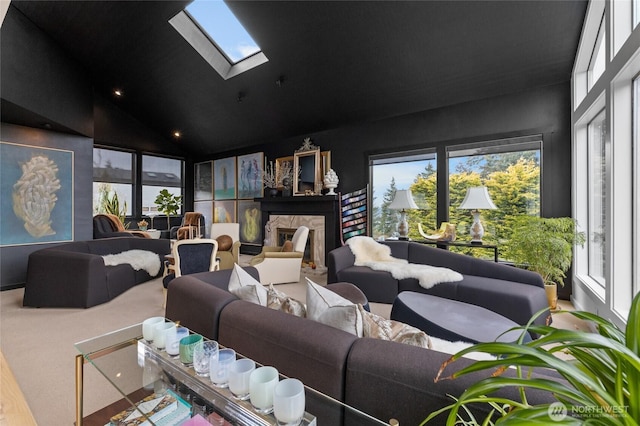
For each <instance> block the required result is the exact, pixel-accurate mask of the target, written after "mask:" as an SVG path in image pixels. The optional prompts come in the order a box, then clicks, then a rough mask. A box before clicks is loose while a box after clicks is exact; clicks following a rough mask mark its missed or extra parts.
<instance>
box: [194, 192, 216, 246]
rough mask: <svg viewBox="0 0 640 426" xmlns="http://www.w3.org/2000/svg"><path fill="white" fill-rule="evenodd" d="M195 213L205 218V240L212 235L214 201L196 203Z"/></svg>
mask: <svg viewBox="0 0 640 426" xmlns="http://www.w3.org/2000/svg"><path fill="white" fill-rule="evenodd" d="M193 211H194V212H198V213H202V216H204V229H205V231H204V233H205V238H208V237H209V235H211V222H212V221H213V201H194V202H193Z"/></svg>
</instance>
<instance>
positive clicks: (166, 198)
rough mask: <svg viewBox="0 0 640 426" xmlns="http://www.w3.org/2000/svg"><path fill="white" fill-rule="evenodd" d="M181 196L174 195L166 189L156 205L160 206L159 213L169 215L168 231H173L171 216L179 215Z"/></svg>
mask: <svg viewBox="0 0 640 426" xmlns="http://www.w3.org/2000/svg"><path fill="white" fill-rule="evenodd" d="M181 202H182V196H181V195H173V194H172V193H170V192H169V191H168V190H167V189H166V188H165V189H163V190H161V191H160V193H159V194H158V196H157V197H156V199H155V201H154V203H155V204H156V205H157V206H158V211H159V212H161V213H164V214H166V215H167V229H171V215H175V214H177V213H178V210H179V209H180V203H181Z"/></svg>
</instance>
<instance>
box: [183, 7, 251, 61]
mask: <svg viewBox="0 0 640 426" xmlns="http://www.w3.org/2000/svg"><path fill="white" fill-rule="evenodd" d="M186 11H187V12H188V13H189V15H190V16H191V18H192V19H193V20H194V21H195V22H196V23H197V24H198V26H199V27H200V29H201V30H203V31H204V32H205V34H207V35H208V36H209V37H210V38H211V40H212V41H213V42H214V43H215V44H216V46H218V48H219V49H220V50H222V53H224V54H225V56H226V57H227V59H229V62H231V63H232V64H235V63H237V62H240V61H241V60H243V59H246V58H248V57H249V56H251V55H253V54H255V53H258V52H260V46H258V44H257V43H256V42H255V41H253V38H251V36H250V35H249V33H248V32H247V30H245V29H244V27H243V26H242V24H241V23H240V21H238V19H237V18H236V17H235V15H234V14H233V12H231V10H230V9H229V7H228V6H227V4H226V3H225V2H224V1H211V0H194V1H193V2H192V3H191V4H189V6H187V8H186Z"/></svg>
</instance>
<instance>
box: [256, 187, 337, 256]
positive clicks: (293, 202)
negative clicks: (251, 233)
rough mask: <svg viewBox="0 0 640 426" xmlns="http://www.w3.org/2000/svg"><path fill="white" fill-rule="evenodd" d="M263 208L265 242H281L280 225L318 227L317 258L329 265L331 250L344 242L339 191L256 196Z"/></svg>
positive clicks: (273, 243)
mask: <svg viewBox="0 0 640 426" xmlns="http://www.w3.org/2000/svg"><path fill="white" fill-rule="evenodd" d="M255 201H257V202H259V203H260V210H261V212H262V231H263V236H264V243H265V245H277V243H278V241H277V238H278V231H277V229H278V228H297V227H298V226H300V225H304V226H307V227H308V228H309V229H310V230H311V229H313V230H314V233H313V234H314V237H313V242H312V243H313V244H314V257H315V259H314V262H315V263H316V265H318V266H320V267H324V266H325V259H326V258H327V253H328V252H329V251H331V250H333V249H334V248H336V247H339V246H340V245H341V238H340V222H339V221H340V206H339V202H338V196H337V195H323V196H320V195H315V196H294V197H269V198H256V199H255Z"/></svg>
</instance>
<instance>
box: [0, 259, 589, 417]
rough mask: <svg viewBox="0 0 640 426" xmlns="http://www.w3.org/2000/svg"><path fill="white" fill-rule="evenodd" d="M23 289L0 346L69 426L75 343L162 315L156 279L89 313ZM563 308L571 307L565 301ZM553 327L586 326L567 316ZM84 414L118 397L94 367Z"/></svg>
mask: <svg viewBox="0 0 640 426" xmlns="http://www.w3.org/2000/svg"><path fill="white" fill-rule="evenodd" d="M305 276H309V278H310V279H312V280H313V281H315V282H317V283H318V284H326V274H324V275H323V274H317V273H315V271H311V270H309V271H303V272H302V273H301V280H300V282H299V283H294V284H281V285H278V289H279V290H281V291H283V292H285V293H287V294H289V295H290V296H292V297H295V298H297V299H299V300H305V299H306V290H305V289H306V287H305V285H304V282H305V281H304V277H305ZM23 293H24V289H16V290H9V291H3V292H0V304H1V310H0V320H1V323H0V348H1V349H2V352H3V354H4V356H5V358H6V359H7V362H8V363H9V365H10V366H11V368H12V370H13V372H14V374H15V376H16V379H17V381H18V384H19V385H20V387H21V388H22V391H23V393H24V395H25V398H26V399H27V402H28V404H29V406H30V407H31V410H32V412H33V414H34V416H35V419H36V421H37V422H38V424H40V425H43V426H49V425H53V426H57V425H72V424H73V423H74V421H75V363H74V360H75V356H76V355H77V354H78V351H77V350H76V348H75V346H74V344H75V343H76V342H79V341H82V340H85V339H89V338H92V337H95V336H99V335H101V334H104V333H108V332H111V331H114V330H118V329H120V328H124V327H127V326H130V325H133V324H137V323H140V322H142V321H143V320H144V319H145V318H148V317H152V316H159V315H163V314H164V309H163V307H162V304H163V293H162V283H161V280H160V279H156V280H153V281H149V282H147V283H144V284H141V285H139V286H136V287H134V288H132V289H130V290H128V291H127V292H125V293H124V294H122V295H120V296H119V297H117V298H116V299H114V300H112V301H110V302H108V303H105V304H103V305H99V306H95V307H93V308H89V309H48V308H40V309H34V308H23V307H22V296H23ZM562 306H563V307H568V308H570V304H568V303H567V302H563V305H562ZM371 309H372V311H373V312H375V313H377V314H379V315H382V316H384V317H385V318H389V313H390V311H391V306H390V305H385V304H377V303H372V304H371ZM554 321H555V322H554V325H556V326H558V327H561V328H571V329H573V328H584V327H585V326H584V325H582V324H577V323H576V322H575V321H573V317H571V316H568V315H566V314H565V315H562V316H560V315H556V316H555V317H554ZM84 386H85V392H84V413H85V415H87V414H90V413H92V412H94V411H96V410H98V409H100V408H103V407H104V406H106V405H108V404H110V403H111V402H113V401H116V400H118V399H120V398H121V395H120V394H118V393H117V392H116V391H115V390H114V388H113V387H112V386H111V385H110V384H109V383H108V382H107V381H106V379H105V378H104V377H102V376H101V375H100V374H99V373H98V372H97V371H96V370H95V369H94V368H93V367H91V366H89V365H87V366H85V378H84Z"/></svg>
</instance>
